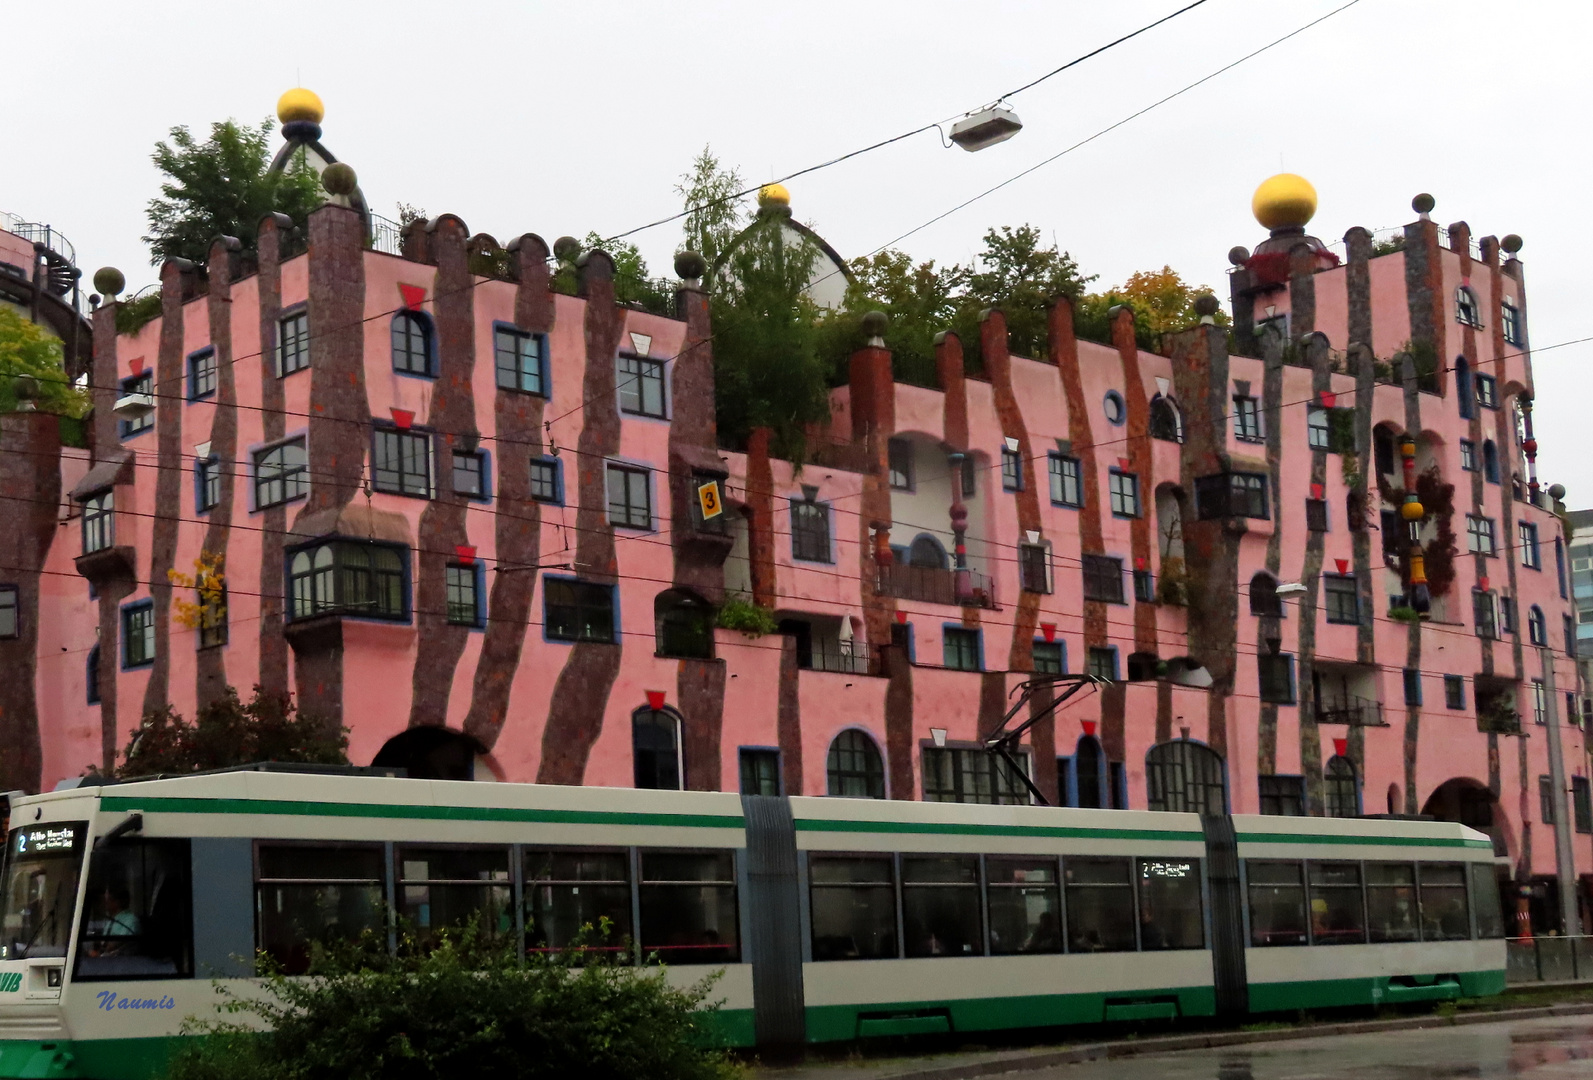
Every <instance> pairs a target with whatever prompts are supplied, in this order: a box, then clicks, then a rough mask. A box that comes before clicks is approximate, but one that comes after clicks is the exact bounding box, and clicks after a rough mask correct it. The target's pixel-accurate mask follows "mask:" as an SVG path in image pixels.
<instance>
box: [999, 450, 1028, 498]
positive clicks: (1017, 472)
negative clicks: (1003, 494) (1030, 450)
mask: <svg viewBox="0 0 1593 1080" xmlns="http://www.w3.org/2000/svg"><path fill="white" fill-rule="evenodd" d="M1001 490H1002V491H1022V490H1023V458H1022V457H1021V456H1020V455H1019V454H1018V452H1017V451H1016V450H1008V449H1007V448H1006V447H1002V448H1001Z"/></svg>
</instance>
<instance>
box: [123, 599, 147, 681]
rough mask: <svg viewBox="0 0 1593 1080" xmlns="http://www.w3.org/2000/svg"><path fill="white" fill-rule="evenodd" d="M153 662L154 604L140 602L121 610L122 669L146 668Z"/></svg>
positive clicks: (145, 601) (144, 601)
mask: <svg viewBox="0 0 1593 1080" xmlns="http://www.w3.org/2000/svg"><path fill="white" fill-rule="evenodd" d="M154 662H155V602H154V601H153V600H140V601H139V602H138V603H136V604H128V605H126V606H125V607H123V608H122V667H123V669H126V668H140V667H148V666H149V665H151V664H153V663H154Z"/></svg>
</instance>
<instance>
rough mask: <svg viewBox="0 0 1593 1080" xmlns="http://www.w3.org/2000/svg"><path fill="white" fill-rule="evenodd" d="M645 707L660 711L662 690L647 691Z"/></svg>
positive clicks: (662, 706)
mask: <svg viewBox="0 0 1593 1080" xmlns="http://www.w3.org/2000/svg"><path fill="white" fill-rule="evenodd" d="M647 707H648V708H649V709H652V710H653V711H654V712H661V711H662V710H663V708H664V691H662V690H649V691H647Z"/></svg>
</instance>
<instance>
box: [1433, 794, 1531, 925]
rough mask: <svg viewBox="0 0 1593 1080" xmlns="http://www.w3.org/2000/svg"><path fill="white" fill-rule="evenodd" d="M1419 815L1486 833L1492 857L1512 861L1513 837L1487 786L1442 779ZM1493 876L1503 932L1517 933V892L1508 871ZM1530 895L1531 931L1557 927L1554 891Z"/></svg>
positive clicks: (1500, 808) (1502, 809)
mask: <svg viewBox="0 0 1593 1080" xmlns="http://www.w3.org/2000/svg"><path fill="white" fill-rule="evenodd" d="M1422 813H1423V814H1424V815H1426V816H1428V817H1433V818H1437V819H1438V820H1439V821H1457V822H1459V823H1460V824H1462V825H1465V826H1468V827H1470V828H1473V829H1476V830H1477V831H1478V832H1482V833H1487V834H1488V836H1489V837H1490V838H1491V839H1492V840H1493V853H1494V855H1495V856H1504V857H1508V858H1509V859H1510V861H1512V862H1514V861H1515V853H1514V849H1515V837H1514V836H1513V835H1512V833H1511V830H1510V821H1509V817H1508V816H1507V815H1506V814H1505V811H1504V807H1502V806H1501V805H1500V804H1499V800H1498V799H1497V798H1495V797H1494V794H1493V792H1491V791H1489V790H1488V786H1487V785H1486V784H1484V783H1482V782H1481V781H1478V780H1473V779H1471V778H1470V777H1466V776H1460V777H1454V778H1452V779H1449V780H1445V781H1444V782H1443V783H1442V784H1439V785H1438V786H1437V787H1436V788H1434V789H1433V793H1432V794H1431V795H1429V796H1427V801H1426V802H1425V803H1424V804H1422ZM1496 874H1497V877H1496V880H1497V882H1498V886H1499V905H1500V908H1501V910H1502V911H1503V912H1504V917H1505V927H1506V932H1507V933H1511V934H1515V933H1517V932H1519V931H1518V930H1517V913H1518V911H1519V910H1520V909H1519V908H1518V904H1517V901H1518V900H1519V899H1521V897H1520V895H1519V893H1520V890H1519V889H1517V888H1516V886H1515V884H1514V883H1513V882H1512V881H1511V879H1510V871H1509V869H1508V868H1506V867H1504V866H1499V867H1497V868H1496ZM1533 892H1534V893H1536V894H1537V895H1534V896H1532V898H1531V901H1530V904H1529V916H1530V918H1531V926H1532V930H1533V932H1534V933H1540V932H1545V931H1547V930H1548V929H1549V928H1550V927H1557V926H1558V925H1559V904H1558V901H1559V894H1558V892H1557V890H1555V889H1552V888H1550V889H1546V890H1533ZM1551 905H1552V906H1553V909H1554V910H1552V911H1551V910H1548V909H1549V907H1550V906H1551Z"/></svg>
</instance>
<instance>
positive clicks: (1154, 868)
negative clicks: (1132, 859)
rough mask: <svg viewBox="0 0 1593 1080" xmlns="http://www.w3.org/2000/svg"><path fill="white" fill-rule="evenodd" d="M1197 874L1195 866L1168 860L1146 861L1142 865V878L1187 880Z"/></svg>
mask: <svg viewBox="0 0 1593 1080" xmlns="http://www.w3.org/2000/svg"><path fill="white" fill-rule="evenodd" d="M1194 874H1195V864H1194V863H1190V862H1170V861H1168V860H1166V859H1146V860H1145V861H1144V862H1142V863H1140V876H1141V877H1142V878H1186V877H1193V876H1194Z"/></svg>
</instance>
